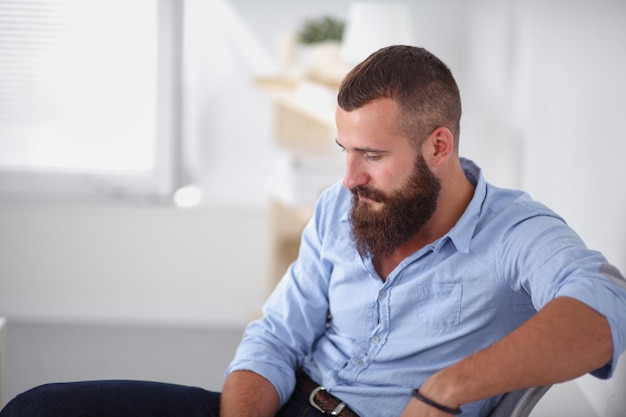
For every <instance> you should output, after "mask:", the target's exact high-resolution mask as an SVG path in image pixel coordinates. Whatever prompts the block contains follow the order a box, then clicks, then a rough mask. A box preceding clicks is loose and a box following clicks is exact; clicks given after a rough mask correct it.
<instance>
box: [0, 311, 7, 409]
mask: <svg viewBox="0 0 626 417" xmlns="http://www.w3.org/2000/svg"><path fill="white" fill-rule="evenodd" d="M5 339H6V319H4V318H3V317H0V408H2V406H3V404H4V403H3V402H2V378H3V375H2V368H3V366H4V355H5Z"/></svg>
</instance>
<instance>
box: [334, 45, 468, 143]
mask: <svg viewBox="0 0 626 417" xmlns="http://www.w3.org/2000/svg"><path fill="white" fill-rule="evenodd" d="M379 98H391V99H393V100H395V101H396V103H397V104H398V105H399V107H400V110H401V112H402V115H401V117H402V119H403V120H402V126H401V128H402V129H403V132H404V133H405V134H406V135H407V136H408V137H409V138H411V139H414V140H416V142H417V143H418V144H419V143H421V142H422V141H423V140H424V139H426V138H427V137H428V135H430V134H431V133H432V132H433V131H434V130H435V129H436V128H438V127H440V126H443V127H446V128H448V129H449V130H450V131H451V132H452V135H453V136H454V146H455V148H456V149H457V150H458V146H459V145H458V143H459V134H460V120H461V97H460V93H459V87H458V86H457V84H456V81H455V80H454V77H453V76H452V72H451V71H450V69H449V68H448V67H447V66H446V65H445V64H444V63H443V62H442V61H441V60H440V59H439V58H437V57H436V56H434V55H433V54H432V53H430V52H428V51H427V50H426V49H424V48H419V47H415V46H407V45H394V46H388V47H385V48H382V49H379V50H378V51H376V52H374V53H373V54H372V55H370V56H369V57H368V58H367V59H365V60H364V61H363V62H361V63H360V64H358V65H357V66H356V67H354V68H353V69H352V70H351V71H350V72H349V73H348V75H346V77H345V78H344V80H343V81H342V83H341V86H340V87H339V94H338V96H337V102H338V104H339V106H340V107H341V108H342V109H343V110H345V111H352V110H355V109H358V108H360V107H362V106H364V105H365V104H367V103H369V102H371V101H373V100H376V99H379Z"/></svg>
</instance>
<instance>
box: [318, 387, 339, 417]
mask: <svg viewBox="0 0 626 417" xmlns="http://www.w3.org/2000/svg"><path fill="white" fill-rule="evenodd" d="M321 391H326V388H324V387H323V386H321V385H320V386H319V387H317V388H315V389H314V390H313V391H311V394H310V395H309V404H311V406H312V407H313V408H315V409H316V410H318V411H319V412H320V413H322V414H326V410H324V409H323V408H322V407H320V406H319V405H317V403H316V402H315V396H316V395H317V394H318V393H319V392H321ZM346 406H347V404H346V403H344V402H343V401H342V402H340V403H339V404H338V405H337V407H335V408H334V409H333V411H331V412H330V415H331V416H338V415H339V413H341V412H342V411H343V409H344V408H346Z"/></svg>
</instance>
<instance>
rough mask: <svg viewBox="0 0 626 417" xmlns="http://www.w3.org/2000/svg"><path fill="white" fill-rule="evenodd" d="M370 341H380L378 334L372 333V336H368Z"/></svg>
mask: <svg viewBox="0 0 626 417" xmlns="http://www.w3.org/2000/svg"><path fill="white" fill-rule="evenodd" d="M370 341H371V342H372V343H378V342H380V337H378V336H376V335H374V336H372V337H371V338H370Z"/></svg>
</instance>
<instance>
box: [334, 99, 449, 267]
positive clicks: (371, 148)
mask: <svg viewBox="0 0 626 417" xmlns="http://www.w3.org/2000/svg"><path fill="white" fill-rule="evenodd" d="M398 120H400V117H399V113H398V109H397V108H396V104H395V102H394V101H393V100H391V99H379V100H375V101H373V102H371V103H368V104H366V105H365V106H363V107H361V108H359V109H356V110H354V111H351V112H346V111H343V110H342V109H341V108H338V109H337V112H336V122H337V143H338V144H339V146H341V147H342V148H343V150H344V151H345V152H346V172H345V176H344V185H345V187H346V188H348V189H350V190H351V191H352V192H353V208H352V213H351V214H352V226H353V235H354V238H355V242H356V244H357V248H358V249H359V251H360V252H361V253H362V254H365V253H370V254H372V255H374V256H377V255H389V254H391V253H392V252H393V251H394V249H397V248H398V247H399V246H400V245H402V244H404V243H406V242H408V241H409V240H410V239H411V237H413V236H415V234H416V233H417V232H418V231H419V229H420V228H421V227H422V226H423V225H424V224H425V223H426V222H427V221H428V219H429V218H430V217H431V216H432V214H433V212H434V210H435V208H436V206H437V199H438V196H439V189H440V188H441V187H440V184H439V180H438V179H437V177H436V176H435V175H434V174H433V173H432V172H431V170H430V169H429V167H428V165H427V163H426V161H425V159H424V157H423V156H422V155H421V153H420V152H419V151H418V150H417V149H416V147H415V145H414V144H413V143H412V142H411V141H410V140H409V139H408V138H407V137H406V134H405V133H404V132H403V131H402V130H401V129H400V124H399V123H398Z"/></svg>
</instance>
